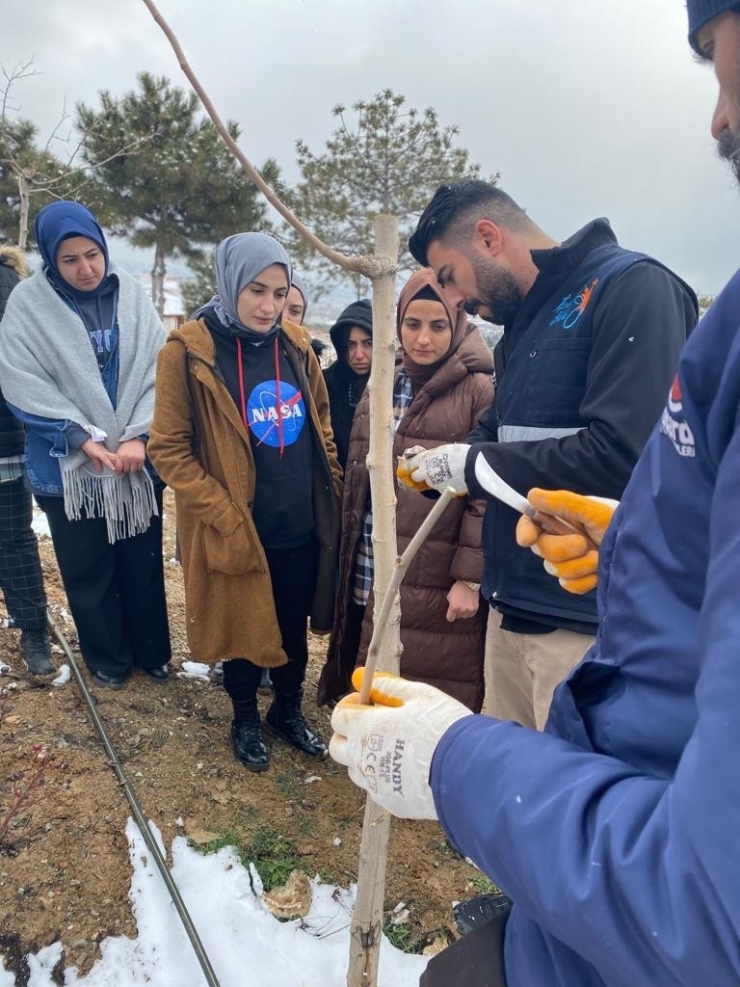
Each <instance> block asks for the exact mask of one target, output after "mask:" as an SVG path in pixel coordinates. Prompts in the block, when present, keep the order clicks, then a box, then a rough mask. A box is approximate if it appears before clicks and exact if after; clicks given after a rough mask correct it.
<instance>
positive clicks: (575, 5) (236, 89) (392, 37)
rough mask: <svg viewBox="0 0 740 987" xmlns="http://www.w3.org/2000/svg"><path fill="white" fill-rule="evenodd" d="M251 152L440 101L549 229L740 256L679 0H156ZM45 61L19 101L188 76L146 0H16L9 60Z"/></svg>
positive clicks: (41, 101)
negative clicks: (350, 110)
mask: <svg viewBox="0 0 740 987" xmlns="http://www.w3.org/2000/svg"><path fill="white" fill-rule="evenodd" d="M159 6H160V10H161V11H162V13H163V14H164V16H165V17H166V18H167V19H168V20H169V22H170V25H171V26H172V28H173V29H174V30H175V32H176V33H177V34H178V35H179V38H180V41H181V43H182V45H183V47H184V48H185V51H186V54H187V56H188V58H189V59H190V62H191V64H192V65H193V67H194V68H195V69H196V70H197V71H198V72H199V74H200V77H201V81H202V82H203V83H204V85H205V86H206V88H207V90H208V91H209V93H210V95H211V97H212V98H213V100H214V101H215V103H216V105H217V107H218V108H219V110H220V112H221V113H222V115H224V116H227V117H230V118H234V119H236V120H238V121H239V122H240V124H241V125H242V129H243V137H242V146H243V147H244V149H245V151H246V152H247V154H248V155H249V156H250V157H251V158H252V160H253V161H255V162H256V163H261V162H262V161H263V160H264V159H265V158H267V157H269V156H272V157H275V158H276V159H277V160H278V162H279V163H280V165H281V167H282V168H283V171H284V174H285V176H286V178H287V179H288V180H294V179H295V178H296V177H297V176H296V169H295V163H294V162H295V151H294V142H295V139H296V138H297V137H301V138H303V139H304V140H306V141H307V142H308V144H309V146H310V147H311V148H312V149H313V150H319V149H320V148H321V146H322V145H323V143H324V141H325V140H326V138H327V137H328V136H329V134H330V133H331V130H332V127H333V118H332V117H331V108H332V107H333V106H334V105H335V104H336V103H338V102H342V103H345V104H348V105H349V104H351V103H352V102H353V101H355V100H358V99H367V98H370V97H372V96H373V95H374V94H375V93H377V92H378V91H379V90H381V89H383V88H386V87H387V88H391V89H393V90H394V91H396V92H398V93H402V94H404V95H405V96H406V97H407V103H408V105H409V106H415V107H418V108H423V107H426V106H433V107H435V108H436V109H437V111H438V113H439V116H440V121H441V122H442V123H443V124H456V125H457V126H459V128H460V135H459V141H460V144H462V145H463V146H465V147H467V148H468V149H469V151H470V153H471V157H472V159H473V160H475V161H477V162H479V163H480V164H481V165H482V167H483V169H484V171H485V172H493V171H500V172H501V179H502V185H503V187H504V188H505V189H506V190H507V191H508V192H510V193H511V194H512V195H513V196H514V197H515V198H516V199H517V200H518V201H519V202H520V204H521V205H523V206H524V207H525V208H526V209H527V210H528V211H529V213H530V215H531V216H532V218H533V219H534V220H535V221H536V222H538V223H539V225H540V226H542V227H543V228H544V229H545V230H546V231H547V232H548V233H550V234H551V235H552V236H554V237H556V238H558V239H564V238H565V237H567V236H569V235H570V234H571V233H573V232H574V231H575V230H576V229H577V228H579V227H580V226H581V225H583V224H584V223H585V222H587V221H588V220H589V219H592V218H593V217H595V216H599V215H605V216H608V217H609V218H610V219H611V221H612V224H613V226H614V228H615V230H616V232H617V235H618V236H619V238H620V241H621V242H622V243H623V244H624V245H625V246H629V247H631V248H634V249H638V250H643V251H645V252H647V253H651V254H653V255H654V256H656V257H658V258H659V259H660V260H662V261H663V262H664V263H666V264H668V265H669V266H671V267H672V268H674V270H676V271H677V272H678V273H679V274H681V275H682V276H683V277H685V278H687V279H688V280H689V281H690V282H691V283H692V284H693V285H694V286H695V287H696V289H697V290H698V291H700V292H706V293H714V292H716V291H717V290H719V288H720V287H721V286H722V285H723V284H724V282H725V281H726V280H727V279H728V277H729V276H730V274H731V273H732V272H733V271H734V270H735V269H736V267H737V266H738V259H739V258H738V249H737V234H736V230H737V226H738V220H739V219H740V203H739V202H738V201H737V199H738V196H737V193H736V191H735V187H734V184H733V181H732V179H731V177H730V174H729V171H728V170H727V169H726V167H725V166H723V165H722V164H721V163H720V162H718V160H717V159H716V155H715V151H714V143H713V141H712V138H711V136H710V134H709V123H710V118H711V113H712V109H713V106H714V100H715V93H716V83H715V81H714V76H713V74H712V70H711V68H708V67H706V66H699V65H697V64H696V63H695V62H694V60H693V59H692V56H691V54H690V52H689V49H688V45H687V44H686V40H685V35H686V15H685V10H684V4H683V2H682V0H455V2H454V3H452V2H451V0H251V2H247V0H211V2H210V3H208V2H203V0H159ZM32 56H33V58H34V61H35V65H36V67H37V69H38V70H39V71H40V72H41V73H42V74H41V75H38V76H37V77H35V78H31V79H28V80H26V81H25V82H23V83H22V84H20V85H19V87H18V89H17V92H16V95H17V98H18V100H19V101H20V102H21V103H22V113H23V114H24V115H25V116H27V117H29V118H31V119H32V120H34V121H35V122H36V123H37V124H38V125H39V126H40V128H41V133H42V136H45V135H46V134H48V132H49V130H50V129H51V128H52V127H53V125H54V123H55V122H56V121H57V120H58V118H59V116H60V113H61V109H62V105H63V101H64V99H65V98H66V101H67V105H68V106H69V107H72V106H73V105H74V103H75V102H76V101H78V100H83V101H85V102H87V103H95V102H96V93H97V91H98V90H100V89H108V90H110V91H111V92H112V93H113V94H121V93H123V92H124V91H126V90H128V89H131V88H133V87H134V85H135V76H136V73H137V72H138V71H140V70H142V69H147V70H149V71H150V72H153V73H156V74H165V75H167V76H168V77H169V78H171V79H172V80H173V81H175V82H177V83H178V84H183V85H184V84H186V82H185V80H184V77H183V76H182V75H181V72H180V69H179V66H178V64H177V62H176V60H175V57H174V55H173V53H172V51H171V49H170V48H169V45H168V44H167V41H166V39H165V37H164V35H163V34H162V32H161V31H160V29H159V27H158V26H157V25H156V24H155V22H154V21H153V19H152V17H151V15H150V14H149V12H148V11H147V9H146V7H145V6H144V4H143V3H142V2H141V0H102V2H97V3H94V2H92V3H91V2H90V0H3V4H2V31H1V32H0V64H2V65H3V66H4V67H5V68H6V69H7V68H9V67H11V66H12V65H14V64H15V63H16V62H18V61H19V60H25V59H28V58H30V57H32Z"/></svg>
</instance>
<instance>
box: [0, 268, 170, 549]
mask: <svg viewBox="0 0 740 987" xmlns="http://www.w3.org/2000/svg"><path fill="white" fill-rule="evenodd" d="M110 273H111V274H115V275H116V277H117V278H118V280H119V292H118V305H117V318H118V327H119V338H118V355H119V374H118V398H117V406H116V408H113V406H112V404H111V401H110V398H109V397H108V395H107V393H106V390H105V387H104V386H103V381H102V379H101V376H100V370H99V368H98V362H97V359H96V356H95V353H94V352H93V348H92V346H91V344H90V339H89V336H88V333H87V329H86V328H85V325H84V323H83V322H82V319H81V318H80V317H79V316H78V315H77V314H76V313H75V312H74V311H73V310H72V309H70V308H69V306H68V305H66V304H65V302H64V301H62V299H61V298H60V297H59V295H58V294H57V293H56V291H55V290H54V289H53V287H52V286H51V284H50V283H49V282H48V280H47V279H46V276H45V275H44V274H43V273H37V274H35V275H34V276H33V277H32V278H29V279H28V280H26V281H22V282H21V283H20V284H19V285H18V286H17V287H16V288H15V290H14V291H13V292H12V293H11V296H10V298H9V299H8V305H7V308H6V309H5V315H4V316H3V320H2V327H1V328H0V388H2V393H3V395H4V396H5V398H6V400H8V401H9V402H10V404H13V405H15V406H16V407H18V408H20V409H21V411H24V412H26V413H27V414H31V415H38V416H40V417H42V418H48V419H54V420H57V421H59V420H63V421H67V422H75V423H76V424H78V425H81V426H82V427H83V428H85V429H89V428H90V427H91V426H95V427H96V428H98V429H101V430H102V431H103V432H105V433H106V436H107V437H106V439H105V446H106V448H107V449H109V450H110V451H111V452H115V451H116V449H117V448H118V446H119V445H120V444H121V443H122V442H126V441H127V440H128V439H134V438H136V437H138V436H140V435H144V434H146V433H148V432H149V428H150V426H151V421H152V415H153V413H154V377H155V372H156V361H157V353H158V352H159V350H160V349H161V347H162V345H163V344H164V340H165V334H164V329H163V327H162V324H161V322H160V321H159V319H158V317H157V313H156V312H155V310H154V307H153V305H152V303H151V302H150V301H149V299H148V297H147V295H146V292H145V291H144V289H143V288H142V287H141V286H140V285H139V284H138V283H137V282H136V281H135V280H134V279H133V278H132V277H130V276H129V275H128V274H126V273H125V272H124V271H121V270H119V269H118V268H117V267H116V266H115V265H111V267H110ZM60 467H61V474H62V488H63V491H64V508H65V511H66V514H67V517H68V518H69V519H70V520H73V521H78V520H80V518H82V517H83V515H84V516H87V517H104V518H105V520H106V522H107V528H108V540H109V541H110V542H111V543H112V542H114V541H117V540H119V539H121V538H129V537H131V536H133V535H137V534H140V533H141V532H143V531H146V530H147V528H148V527H149V525H150V523H151V519H152V517H153V515H155V514H157V513H158V511H157V504H156V500H155V496H154V486H153V484H152V480H151V477H150V476H149V474H148V473H147V472H146V470H141V471H140V472H136V473H124V474H121V475H118V474H116V473H114V472H113V471H112V470H109V469H107V468H106V469H105V470H104V471H103V472H102V473H98V472H96V471H95V469H94V467H93V464H92V462H91V461H90V459H89V458H88V457H87V455H86V454H85V453H84V452H83V451H82V450H81V449H79V450H77V451H75V452H70V454H69V455H68V456H65V457H63V458H62V459H61V461H60Z"/></svg>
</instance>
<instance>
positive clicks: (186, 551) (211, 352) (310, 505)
mask: <svg viewBox="0 0 740 987" xmlns="http://www.w3.org/2000/svg"><path fill="white" fill-rule="evenodd" d="M216 282H217V285H218V290H219V294H218V295H217V296H216V297H215V298H213V299H212V300H211V302H209V303H208V304H207V305H205V306H204V307H203V308H202V309H200V310H199V311H198V312H196V313H195V316H194V317H193V319H192V320H191V321H190V322H188V323H186V324H185V325H184V326H182V327H181V328H180V329H177V330H175V331H174V332H172V333H171V334H170V336H169V339H168V341H167V344H166V346H165V348H164V349H163V351H162V354H161V356H160V359H159V367H158V371H157V398H156V408H155V413H154V422H153V424H152V433H151V439H150V443H149V452H150V454H151V457H152V461H153V462H154V464H155V466H156V467H157V470H158V471H159V473H160V474H161V476H162V478H163V479H164V480H165V481H166V482H167V483H168V484H169V486H170V487H172V489H173V490H174V491H175V499H176V503H177V521H178V534H179V538H180V546H181V551H182V564H183V570H184V575H185V606H186V613H187V632H188V643H189V645H190V650H191V652H192V654H193V656H194V657H195V658H196V659H197V660H199V661H203V662H207V663H209V664H216V663H217V662H219V661H223V662H224V665H223V675H224V679H223V684H224V688H225V689H226V691H227V692H228V694H229V696H230V697H231V700H232V703H233V706H234V719H233V723H232V730H231V737H232V743H233V747H234V753H235V755H236V757H237V758H238V760H239V761H241V763H242V764H244V766H245V767H246V768H248V769H249V770H250V771H264V770H265V769H266V768H267V767H268V764H269V757H268V751H267V748H266V746H265V744H264V741H263V737H262V723H261V720H260V715H259V710H258V708H257V689H258V687H259V683H260V678H261V672H262V669H263V668H269V669H270V672H271V677H272V682H273V685H274V687H275V699H274V702H273V704H272V706H271V707H270V710H269V711H268V713H267V717H266V725H267V727H268V728H269V729H270V730H271V731H272V732H273V733H275V734H277V735H278V736H279V737H281V738H282V739H283V740H285V741H287V742H288V743H289V744H291V745H292V746H294V747H296V748H297V749H298V750H301V751H303V752H304V753H306V754H309V755H313V756H316V755H322V754H324V753H325V752H326V746H325V745H324V743H323V741H322V740H321V739H320V738H319V737H318V736H317V735H316V733H314V731H313V730H312V729H311V728H310V727H309V725H308V724H307V723H306V720H305V718H304V716H303V713H302V708H301V704H302V697H303V681H304V676H305V670H306V663H307V661H308V645H307V637H306V631H307V618H308V616H309V614H310V616H311V626H312V629H313V630H315V631H316V630H317V631H322V630H323V631H326V630H328V629H329V628H330V627H331V621H332V617H333V610H334V572H335V565H336V547H337V528H338V498H339V496H340V493H341V481H340V479H339V465H338V463H337V461H336V451H335V447H334V442H333V440H332V436H331V426H330V423H329V406H328V399H327V395H326V387H325V385H324V380H323V377H322V375H321V371H320V369H319V365H318V363H317V361H316V357H315V356H314V354H313V351H312V350H311V346H310V342H311V337H310V334H309V333H308V331H307V330H305V329H302V328H301V327H300V326H297V325H294V324H292V323H291V322H289V321H288V320H285V321H283V322H282V323H281V319H280V316H281V311H282V308H283V305H284V304H285V298H286V296H287V294H288V289H289V287H290V284H291V265H290V261H289V259H288V255H287V254H286V253H285V251H284V250H283V248H282V247H281V246H280V244H279V243H278V242H277V240H275V239H274V238H273V237H270V236H267V235H266V234H263V233H240V234H237V235H235V236H231V237H228V238H227V239H226V240H224V241H222V242H221V243H220V244H219V245H218V248H217V250H216Z"/></svg>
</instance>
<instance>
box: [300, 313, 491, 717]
mask: <svg viewBox="0 0 740 987" xmlns="http://www.w3.org/2000/svg"><path fill="white" fill-rule="evenodd" d="M492 371H493V358H492V354H491V351H490V350H489V349H488V347H487V346H486V344H485V342H484V341H483V339H482V337H481V335H480V333H479V332H478V330H477V329H475V328H473V327H472V326H471V327H470V332H469V333H468V335H467V336H466V338H465V339H464V340H463V342H462V343H461V344H460V346H459V347H458V349H457V351H456V352H455V353H454V354H453V355H452V356H451V357H450V358H449V359H448V360H447V361H446V362H445V363H443V364H442V365H441V366H440V369H439V370H438V371H437V373H436V374H435V375H434V376H433V377H432V378H431V380H429V381H428V382H427V383H426V384H425V385H424V386H423V387H422V388H421V389H420V390H419V391H418V393H417V394H416V395H415V396H414V400H413V401H412V403H411V405H410V407H409V408H408V409H407V410H406V412H405V413H404V416H403V418H402V419H401V422H400V424H399V427H398V432H397V433H396V438H395V442H394V448H393V453H394V457H396V456H399V455H400V454H401V453H402V452H403V450H404V449H407V448H409V447H410V446H415V445H421V446H425V447H426V448H433V447H434V446H438V445H442V444H443V443H445V442H462V441H463V440H464V439H465V437H466V435H467V434H468V433H469V432H470V431H471V430H472V429H473V427H474V426H475V425H476V424H477V422H478V418H479V417H480V415H481V414H482V413H483V412H484V411H485V410H486V409H487V408H488V407H489V406H490V405H491V403H492V401H493V381H492ZM368 411H369V396H368V394H367V393H366V394H365V395H364V396H363V398H362V401H361V402H360V404H359V405H358V407H357V412H356V414H355V419H354V423H353V426H352V434H351V437H350V445H349V456H348V459H347V468H346V473H345V493H344V502H343V507H342V542H341V548H340V558H339V594H338V597H337V610H336V614H335V618H334V630H333V632H332V637H331V641H330V642H329V652H328V655H327V660H326V665H325V666H324V669H323V671H322V674H321V679H320V682H319V702H320V703H326V702H330V701H331V700H333V699H337V698H339V697H340V696H342V695H344V694H345V693H346V692H348V691H350V690H351V684H350V675H351V674H352V670H353V669H354V667H355V665H356V664H362V663H363V662H364V660H365V656H366V654H367V649H368V646H369V644H370V637H371V635H372V605H373V601H372V597H371V599H370V602H369V604H368V606H367V608H366V610H365V616H364V619H363V621H362V628H361V629H360V628H358V627H357V624H356V621H355V620H353V618H354V617H355V612H356V610H357V608H356V607H355V606H354V605H353V603H352V591H353V582H354V568H355V555H356V551H357V543H358V539H359V537H360V534H361V531H362V523H363V519H364V516H365V512H366V510H367V507H368V503H369V497H370V477H369V473H368V470H367V467H366V465H365V458H366V456H367V452H368V447H369V443H370V423H369V416H368ZM396 494H397V497H398V506H397V508H396V530H397V540H398V551H399V553H400V552H403V550H404V549H405V548H406V546H407V545H408V543H409V542H410V540H411V538H412V537H413V535H414V534H415V532H416V531H417V530H418V528H419V526H420V525H421V523H422V521H423V520H424V518H425V517H426V515H427V514H428V513H429V511H430V510H431V508H432V505H433V501H431V500H430V499H429V498H427V497H424V496H422V495H421V494H418V493H415V492H414V491H411V490H407V489H405V488H404V487H399V488H398V489H397V491H396ZM484 509H485V505H484V503H483V502H482V501H471V500H468V499H467V498H460V499H458V500H455V501H453V502H452V503H451V504H450V505H449V506H448V507H447V509H446V511H445V513H444V514H443V515H442V517H441V518H440V520H439V521H438V523H437V525H436V527H435V528H434V530H433V531H432V533H431V535H430V537H429V538H428V539H427V540H426V542H425V543H424V544H423V545H422V547H421V549H420V550H419V552H418V554H417V556H416V558H415V559H414V561H413V562H412V563H411V566H410V568H409V571H408V573H407V574H406V578H405V579H404V582H403V584H402V586H401V643H402V645H403V654H402V656H401V674H402V675H403V676H404V677H406V678H410V679H417V680H420V681H423V682H428V683H430V684H431V685H434V686H437V688H439V689H442V690H443V691H444V692H447V693H448V694H449V695H451V696H454V697H455V698H456V699H459V700H460V702H463V703H465V705H466V706H468V707H469V708H470V709H472V710H474V711H475V712H478V711H479V710H480V708H481V705H482V702H483V648H484V636H485V629H486V618H487V615H488V614H487V611H488V607H487V606H486V605H485V602H484V601H483V600H481V605H480V607H479V609H478V613H477V614H476V615H475V616H474V617H470V618H468V619H465V620H456V621H455V622H454V623H448V621H447V620H446V619H445V615H446V613H447V607H448V603H447V594H448V592H449V590H450V587H451V586H452V584H453V583H454V582H455V581H456V580H458V579H464V580H469V581H471V582H480V580H481V575H482V572H483V553H482V550H481V529H482V524H483V513H484ZM353 624H354V626H353ZM358 638H359V639H360V641H359V653H358Z"/></svg>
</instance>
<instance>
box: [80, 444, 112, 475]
mask: <svg viewBox="0 0 740 987" xmlns="http://www.w3.org/2000/svg"><path fill="white" fill-rule="evenodd" d="M80 449H82V451H83V452H84V453H85V455H86V456H87V458H88V459H89V460H91V461H92V464H93V466H94V467H95V469H96V470H97V472H98V473H102V472H103V470H104V469H105V468H106V467H107V468H108V469H109V470H113V471H114V472H116V473H118V472H119V470H118V467H117V462H116V457H115V456H114V455H113V453H112V452H108V450H107V449H106V448H105V446H104V445H103V443H102V442H96V441H95V440H94V439H85V441H84V442H83V443H82V445H81V446H80Z"/></svg>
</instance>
